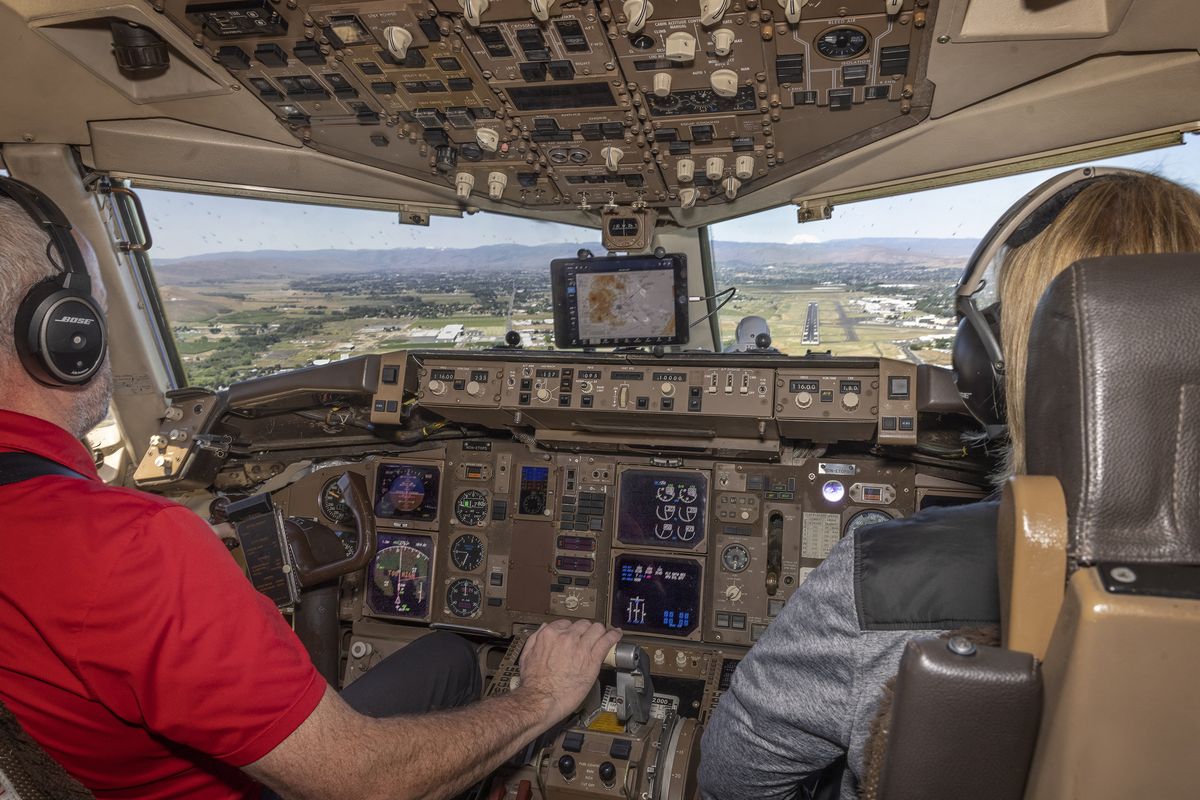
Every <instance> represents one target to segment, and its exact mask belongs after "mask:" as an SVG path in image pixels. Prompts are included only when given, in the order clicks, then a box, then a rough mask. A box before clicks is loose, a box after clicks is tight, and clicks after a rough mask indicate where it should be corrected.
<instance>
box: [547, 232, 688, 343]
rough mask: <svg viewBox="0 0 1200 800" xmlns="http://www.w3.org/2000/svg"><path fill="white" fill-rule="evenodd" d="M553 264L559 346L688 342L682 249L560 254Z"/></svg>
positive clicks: (556, 338) (685, 281) (684, 266)
mask: <svg viewBox="0 0 1200 800" xmlns="http://www.w3.org/2000/svg"><path fill="white" fill-rule="evenodd" d="M550 268H551V275H550V276H551V289H552V293H553V299H554V335H555V343H556V344H557V346H559V347H617V346H622V345H638V344H682V343H684V342H687V340H688V331H687V259H686V257H684V256H683V255H667V256H663V257H662V258H657V257H653V256H611V257H608V258H584V259H559V260H556V261H554V262H552V263H551V265H550Z"/></svg>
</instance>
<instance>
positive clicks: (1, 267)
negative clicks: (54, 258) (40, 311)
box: [0, 197, 58, 353]
mask: <svg viewBox="0 0 1200 800" xmlns="http://www.w3.org/2000/svg"><path fill="white" fill-rule="evenodd" d="M48 241H49V239H48V237H47V236H46V233H45V232H44V231H42V229H41V228H39V227H38V225H37V223H35V222H34V221H33V220H32V219H30V218H29V215H28V214H26V213H25V210H24V209H23V208H21V207H20V206H19V205H17V204H16V202H14V201H13V200H10V199H8V198H7V197H0V352H7V353H11V352H13V347H14V342H13V320H14V319H16V316H17V306H18V305H20V303H21V299H22V298H24V297H25V294H26V293H27V292H28V291H29V290H30V288H32V287H33V285H34V284H36V283H39V282H41V281H42V280H44V279H46V278H48V277H50V276H52V275H54V274H55V273H57V272H58V268H57V267H56V266H55V265H54V264H53V263H52V262H51V261H50V259H49V258H47V257H46V244H47V242H48Z"/></svg>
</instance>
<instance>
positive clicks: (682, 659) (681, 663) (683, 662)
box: [675, 650, 687, 668]
mask: <svg viewBox="0 0 1200 800" xmlns="http://www.w3.org/2000/svg"><path fill="white" fill-rule="evenodd" d="M675 666H677V667H681V668H682V667H686V666H687V653H685V652H683V651H682V650H680V651H679V652H678V653H676V654H675Z"/></svg>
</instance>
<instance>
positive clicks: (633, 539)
mask: <svg viewBox="0 0 1200 800" xmlns="http://www.w3.org/2000/svg"><path fill="white" fill-rule="evenodd" d="M707 501H708V478H707V477H706V476H705V475H704V474H703V473H701V472H674V471H668V470H646V469H630V470H625V471H624V472H622V473H621V482H620V494H619V496H618V503H619V508H618V511H617V541H619V542H620V543H621V544H626V545H631V546H633V547H645V546H649V547H671V548H677V549H680V550H695V549H696V548H697V547H699V546H700V545H701V544H703V543H704V517H705V513H706V508H707Z"/></svg>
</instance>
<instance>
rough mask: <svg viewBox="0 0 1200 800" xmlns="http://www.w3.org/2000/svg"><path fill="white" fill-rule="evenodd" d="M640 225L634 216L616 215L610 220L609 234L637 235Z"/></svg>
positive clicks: (617, 235) (620, 235)
mask: <svg viewBox="0 0 1200 800" xmlns="http://www.w3.org/2000/svg"><path fill="white" fill-rule="evenodd" d="M639 229H640V226H639V225H638V221H637V220H636V219H633V218H632V217H616V218H614V219H610V220H609V221H608V235H609V236H614V237H623V238H624V237H629V236H637V235H638V230H639Z"/></svg>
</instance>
